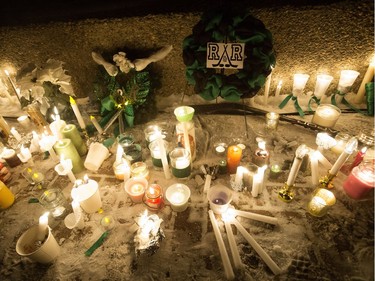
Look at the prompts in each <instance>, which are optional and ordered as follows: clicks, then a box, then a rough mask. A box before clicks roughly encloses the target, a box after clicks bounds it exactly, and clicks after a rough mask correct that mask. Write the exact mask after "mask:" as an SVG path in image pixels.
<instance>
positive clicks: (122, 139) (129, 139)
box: [116, 134, 134, 152]
mask: <svg viewBox="0 0 375 281" xmlns="http://www.w3.org/2000/svg"><path fill="white" fill-rule="evenodd" d="M116 139H117V143H118V144H119V145H120V146H121V147H122V148H123V149H124V152H126V151H127V150H128V149H129V147H130V146H131V145H132V144H134V137H133V135H131V134H120V135H118V136H117V138H116Z"/></svg>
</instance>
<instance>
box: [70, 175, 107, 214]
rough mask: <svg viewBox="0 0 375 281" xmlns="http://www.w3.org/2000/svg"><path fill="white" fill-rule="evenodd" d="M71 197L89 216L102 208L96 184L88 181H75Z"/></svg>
mask: <svg viewBox="0 0 375 281" xmlns="http://www.w3.org/2000/svg"><path fill="white" fill-rule="evenodd" d="M71 196H72V198H73V200H76V201H78V202H79V204H80V206H81V207H82V209H83V210H84V211H85V212H86V213H89V214H92V213H95V212H97V211H98V210H99V209H100V208H101V207H102V200H101V197H100V192H99V185H98V182H96V181H94V180H91V179H88V178H87V177H86V179H84V180H83V181H81V180H78V181H76V184H75V187H73V189H72V192H71Z"/></svg>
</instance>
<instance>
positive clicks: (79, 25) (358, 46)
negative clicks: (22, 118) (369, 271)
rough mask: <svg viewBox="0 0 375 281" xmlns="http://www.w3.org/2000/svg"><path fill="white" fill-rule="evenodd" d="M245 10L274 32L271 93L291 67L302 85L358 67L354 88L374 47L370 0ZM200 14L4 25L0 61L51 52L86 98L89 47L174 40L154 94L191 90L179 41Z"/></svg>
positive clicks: (138, 46) (92, 72)
mask: <svg viewBox="0 0 375 281" xmlns="http://www.w3.org/2000/svg"><path fill="white" fill-rule="evenodd" d="M251 13H252V14H253V15H254V16H255V17H257V18H259V19H260V20H262V21H263V22H264V23H265V25H266V27H267V28H268V29H269V30H270V31H271V32H272V34H273V36H274V49H275V52H276V55H277V58H276V67H275V69H274V72H273V75H272V84H271V92H270V93H271V94H272V93H273V92H274V91H275V89H276V86H277V82H278V80H279V79H282V80H283V82H284V84H283V90H284V91H290V90H291V88H292V82H293V79H292V76H293V74H294V73H296V72H304V73H307V74H310V75H311V76H310V79H309V81H308V84H307V86H306V89H307V90H313V89H314V85H315V79H316V75H317V74H318V73H321V72H325V73H328V74H330V75H332V76H334V81H333V83H332V84H331V88H332V89H334V88H335V87H336V86H337V82H338V79H339V75H340V70H342V69H353V70H357V71H359V72H360V73H361V74H360V76H359V78H358V79H357V81H356V84H355V85H354V88H355V89H357V88H358V86H359V83H360V81H361V80H362V78H363V75H364V73H365V71H366V69H367V67H368V64H369V60H370V58H371V56H372V55H373V52H374V9H373V1H372V0H370V1H369V0H366V1H358V2H356V1H340V2H335V3H330V4H326V5H314V6H291V5H284V6H277V7H268V8H254V9H252V11H251ZM199 19H200V13H175V14H160V15H148V16H144V17H128V18H123V19H101V20H95V19H88V20H81V21H72V22H55V23H49V24H31V25H26V26H13V27H12V26H2V27H0V67H1V68H4V67H8V68H9V67H10V68H11V69H13V70H17V69H19V67H20V66H21V65H23V64H25V63H28V62H34V63H36V64H39V63H42V62H45V61H46V60H47V59H49V58H54V59H58V60H61V61H64V62H65V63H66V69H67V70H69V73H70V74H71V76H72V79H73V80H72V83H73V87H74V89H75V92H76V94H77V96H79V97H84V96H87V95H88V96H90V94H91V93H92V91H93V82H94V81H95V79H96V75H97V73H98V69H99V67H98V65H97V64H96V63H95V62H93V60H92V59H91V55H90V54H91V51H93V50H95V51H98V52H101V53H105V54H107V55H112V54H114V53H116V52H117V51H120V50H122V51H125V52H127V50H138V51H139V52H138V54H137V55H139V56H142V54H146V53H148V52H150V51H152V50H156V49H158V48H160V47H162V46H164V45H169V44H172V45H173V47H174V49H173V51H172V52H171V53H170V55H169V56H168V57H167V58H166V59H164V60H163V61H161V62H158V63H156V64H154V66H153V70H155V71H157V73H158V76H159V77H158V78H159V79H160V82H161V87H158V89H157V95H160V96H162V97H166V96H170V95H179V96H180V95H182V94H183V93H185V94H188V95H191V94H193V89H192V87H191V86H190V87H187V85H186V80H185V73H184V71H185V65H184V64H183V61H182V47H181V43H182V40H183V39H184V38H185V37H186V36H188V35H190V34H191V30H192V27H193V26H194V25H195V24H196V23H197V22H198V21H199ZM143 51H145V52H144V53H143ZM135 58H136V57H134V59H135ZM259 94H262V90H261V91H259Z"/></svg>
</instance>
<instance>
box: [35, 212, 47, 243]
mask: <svg viewBox="0 0 375 281" xmlns="http://www.w3.org/2000/svg"><path fill="white" fill-rule="evenodd" d="M48 216H49V212H46V213H44V214H43V215H42V216H40V217H39V225H38V233H37V240H38V241H42V242H43V241H44V239H45V238H46V236H47V233H48Z"/></svg>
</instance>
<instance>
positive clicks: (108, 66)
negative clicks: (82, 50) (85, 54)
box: [91, 52, 118, 76]
mask: <svg viewBox="0 0 375 281" xmlns="http://www.w3.org/2000/svg"><path fill="white" fill-rule="evenodd" d="M91 56H92V58H93V60H94V61H95V62H96V63H97V64H99V65H102V66H104V68H105V70H106V71H107V72H108V74H109V75H111V76H116V75H117V73H118V68H117V67H116V66H115V65H113V64H111V63H109V62H107V61H105V59H104V58H103V57H102V56H101V55H100V54H98V53H96V52H91Z"/></svg>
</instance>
